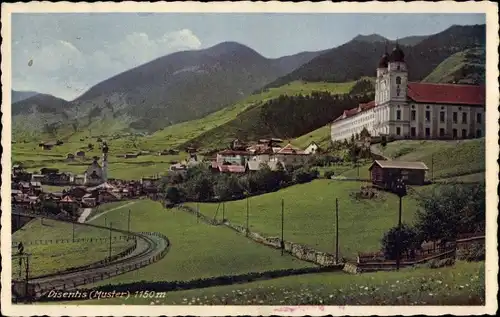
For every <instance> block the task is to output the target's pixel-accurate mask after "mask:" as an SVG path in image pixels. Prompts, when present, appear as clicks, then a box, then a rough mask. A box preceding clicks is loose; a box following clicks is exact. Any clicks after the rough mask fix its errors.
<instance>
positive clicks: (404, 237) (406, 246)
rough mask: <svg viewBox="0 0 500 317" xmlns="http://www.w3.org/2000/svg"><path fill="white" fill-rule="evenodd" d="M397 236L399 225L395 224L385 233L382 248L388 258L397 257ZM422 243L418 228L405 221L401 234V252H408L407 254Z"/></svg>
mask: <svg viewBox="0 0 500 317" xmlns="http://www.w3.org/2000/svg"><path fill="white" fill-rule="evenodd" d="M397 237H398V227H397V226H395V227H392V228H391V229H389V231H388V232H386V233H385V234H384V237H383V238H382V248H383V250H384V255H385V257H386V258H387V259H390V260H394V259H396V255H397V241H398V240H397ZM421 244H422V241H421V239H420V237H419V235H418V232H417V230H416V229H415V228H413V227H410V226H408V225H407V224H404V223H403V224H402V225H401V235H400V239H399V250H400V254H404V253H406V254H407V255H409V254H410V253H411V251H412V250H415V249H416V248H417V246H419V245H421Z"/></svg>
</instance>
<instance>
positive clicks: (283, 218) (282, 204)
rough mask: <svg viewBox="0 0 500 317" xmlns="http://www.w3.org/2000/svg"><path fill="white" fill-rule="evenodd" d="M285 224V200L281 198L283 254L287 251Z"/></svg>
mask: <svg viewBox="0 0 500 317" xmlns="http://www.w3.org/2000/svg"><path fill="white" fill-rule="evenodd" d="M284 226H285V200H284V199H283V198H282V199H281V255H283V254H284V252H285V238H284V229H283V228H284Z"/></svg>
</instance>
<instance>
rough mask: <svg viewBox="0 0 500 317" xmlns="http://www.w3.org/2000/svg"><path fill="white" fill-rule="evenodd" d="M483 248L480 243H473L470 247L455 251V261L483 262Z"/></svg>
mask: <svg viewBox="0 0 500 317" xmlns="http://www.w3.org/2000/svg"><path fill="white" fill-rule="evenodd" d="M485 251H486V250H485V246H484V244H482V243H474V244H472V245H471V246H469V247H467V248H465V249H461V250H458V251H457V259H459V260H465V261H467V262H477V261H484V259H485Z"/></svg>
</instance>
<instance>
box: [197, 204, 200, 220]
mask: <svg viewBox="0 0 500 317" xmlns="http://www.w3.org/2000/svg"><path fill="white" fill-rule="evenodd" d="M199 222H200V203H196V223H199Z"/></svg>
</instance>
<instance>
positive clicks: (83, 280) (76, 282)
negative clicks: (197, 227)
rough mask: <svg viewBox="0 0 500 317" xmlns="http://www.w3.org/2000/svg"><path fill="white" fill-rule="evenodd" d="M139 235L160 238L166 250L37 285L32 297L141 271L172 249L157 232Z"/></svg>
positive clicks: (165, 238)
mask: <svg viewBox="0 0 500 317" xmlns="http://www.w3.org/2000/svg"><path fill="white" fill-rule="evenodd" d="M138 235H139V236H140V235H144V236H147V235H152V236H156V237H160V238H161V239H163V240H164V241H165V246H166V247H165V248H163V249H161V250H159V252H155V253H153V254H151V255H148V256H146V257H145V258H142V257H141V258H130V259H128V261H124V262H119V263H108V264H111V265H108V266H107V267H106V266H103V267H101V268H99V269H101V270H102V271H97V270H95V271H88V272H85V271H82V274H80V275H79V276H78V277H70V278H67V279H64V278H63V279H59V280H55V281H52V282H46V283H35V287H34V294H33V295H32V296H33V297H35V298H40V297H42V296H43V295H44V294H46V293H47V292H49V291H51V290H72V289H75V288H77V287H78V286H81V285H85V284H91V283H96V282H99V281H102V280H104V279H107V278H110V277H113V276H117V275H121V274H124V273H127V272H130V271H133V270H137V269H140V268H142V267H144V266H147V265H149V264H152V263H154V262H157V261H159V260H160V259H162V258H163V257H165V255H166V254H167V252H168V251H169V249H170V241H169V240H168V238H167V237H166V236H165V235H163V234H161V233H157V232H152V233H149V232H148V233H138Z"/></svg>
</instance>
